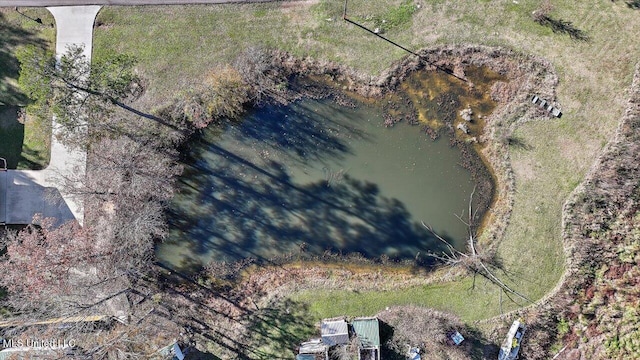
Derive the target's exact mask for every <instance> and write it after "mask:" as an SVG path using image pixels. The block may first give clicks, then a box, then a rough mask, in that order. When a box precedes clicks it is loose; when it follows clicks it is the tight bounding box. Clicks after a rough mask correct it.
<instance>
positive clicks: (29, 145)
mask: <svg viewBox="0 0 640 360" xmlns="http://www.w3.org/2000/svg"><path fill="white" fill-rule="evenodd" d="M20 13H22V14H23V15H21V14H20ZM20 13H18V12H16V11H15V10H14V9H13V8H0V64H1V65H0V157H4V158H6V159H7V163H8V166H9V167H10V168H19V169H41V168H44V167H45V166H46V165H47V163H48V162H49V146H50V145H49V144H50V141H51V133H50V132H48V131H46V130H43V127H42V126H39V125H38V124H35V123H34V122H32V121H30V119H28V120H27V121H26V122H25V124H24V125H23V124H20V123H19V122H18V117H17V109H18V108H19V107H21V106H24V105H26V104H27V103H28V101H29V100H28V98H27V97H26V96H25V95H24V94H23V93H22V92H21V91H20V89H19V87H18V84H17V81H18V70H19V64H18V61H17V59H16V58H15V56H14V51H15V49H16V48H17V47H19V46H21V45H27V44H31V45H37V46H41V47H52V46H53V42H54V39H55V29H54V28H53V16H51V14H50V13H49V12H48V11H47V10H45V9H25V8H20ZM36 19H40V20H41V21H42V23H41V24H40V23H38V22H36V21H34V20H36Z"/></svg>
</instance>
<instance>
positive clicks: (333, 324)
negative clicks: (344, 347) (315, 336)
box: [320, 320, 349, 346]
mask: <svg viewBox="0 0 640 360" xmlns="http://www.w3.org/2000/svg"><path fill="white" fill-rule="evenodd" d="M320 334H321V335H322V342H323V343H325V344H326V345H327V346H333V345H339V344H348V343H349V328H348V327H347V322H346V321H344V320H334V321H323V322H322V325H321V327H320Z"/></svg>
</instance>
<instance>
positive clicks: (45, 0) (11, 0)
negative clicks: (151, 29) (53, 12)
mask: <svg viewBox="0 0 640 360" xmlns="http://www.w3.org/2000/svg"><path fill="white" fill-rule="evenodd" d="M273 1H274V0H0V7H3V6H11V7H13V6H39V7H45V6H79V5H178V4H227V3H252V2H253V3H255V2H273Z"/></svg>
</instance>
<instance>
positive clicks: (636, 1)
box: [627, 0, 640, 10]
mask: <svg viewBox="0 0 640 360" xmlns="http://www.w3.org/2000/svg"><path fill="white" fill-rule="evenodd" d="M627 6H628V7H629V8H630V9H634V10H640V0H631V1H627Z"/></svg>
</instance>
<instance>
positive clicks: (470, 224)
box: [422, 188, 531, 302]
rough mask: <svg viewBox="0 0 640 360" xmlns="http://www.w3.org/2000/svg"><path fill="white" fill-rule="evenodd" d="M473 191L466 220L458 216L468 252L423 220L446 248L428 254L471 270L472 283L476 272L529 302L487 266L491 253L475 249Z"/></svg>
mask: <svg viewBox="0 0 640 360" xmlns="http://www.w3.org/2000/svg"><path fill="white" fill-rule="evenodd" d="M475 191H476V189H475V188H474V189H473V192H472V193H471V197H470V199H469V208H468V214H469V217H468V220H467V221H465V220H463V219H462V218H461V217H458V219H460V221H462V222H463V223H464V224H465V225H466V226H467V228H468V234H469V238H468V240H467V250H468V252H467V253H465V252H462V251H459V250H457V249H456V248H455V247H453V245H451V244H450V243H449V242H448V241H447V240H445V239H444V238H443V237H441V236H440V235H438V233H436V232H435V231H434V230H433V227H431V226H430V225H427V224H425V223H424V221H423V222H422V226H424V227H425V228H426V229H427V230H428V231H429V232H430V233H431V234H433V236H435V237H436V238H437V239H438V240H440V241H441V242H442V243H443V244H445V246H446V249H447V250H446V252H443V253H442V254H440V255H438V254H430V255H431V256H432V257H434V258H436V259H438V260H440V261H442V262H443V263H444V264H445V265H446V266H450V267H456V268H460V267H461V268H464V269H466V270H468V271H471V272H472V273H473V274H474V284H475V275H476V274H478V275H481V276H482V277H484V278H486V279H487V280H489V281H491V282H492V283H494V284H495V285H497V286H498V287H500V289H502V290H503V291H504V292H506V293H507V294H512V295H515V296H517V297H519V298H520V299H522V300H525V301H526V302H531V300H530V299H529V298H527V297H526V296H525V295H523V294H521V293H520V292H518V291H516V290H514V289H512V288H511V287H509V286H508V285H507V284H505V283H504V282H503V281H502V280H500V279H499V278H498V277H497V276H496V275H495V274H494V273H493V272H492V271H491V270H490V269H489V267H488V266H487V265H486V264H487V263H490V262H491V261H492V255H491V254H489V253H488V252H479V251H478V250H477V249H476V245H475V243H476V233H475V224H474V219H475V218H476V216H475V212H474V211H473V208H472V202H473V195H474V194H475ZM507 296H508V295H507Z"/></svg>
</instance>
